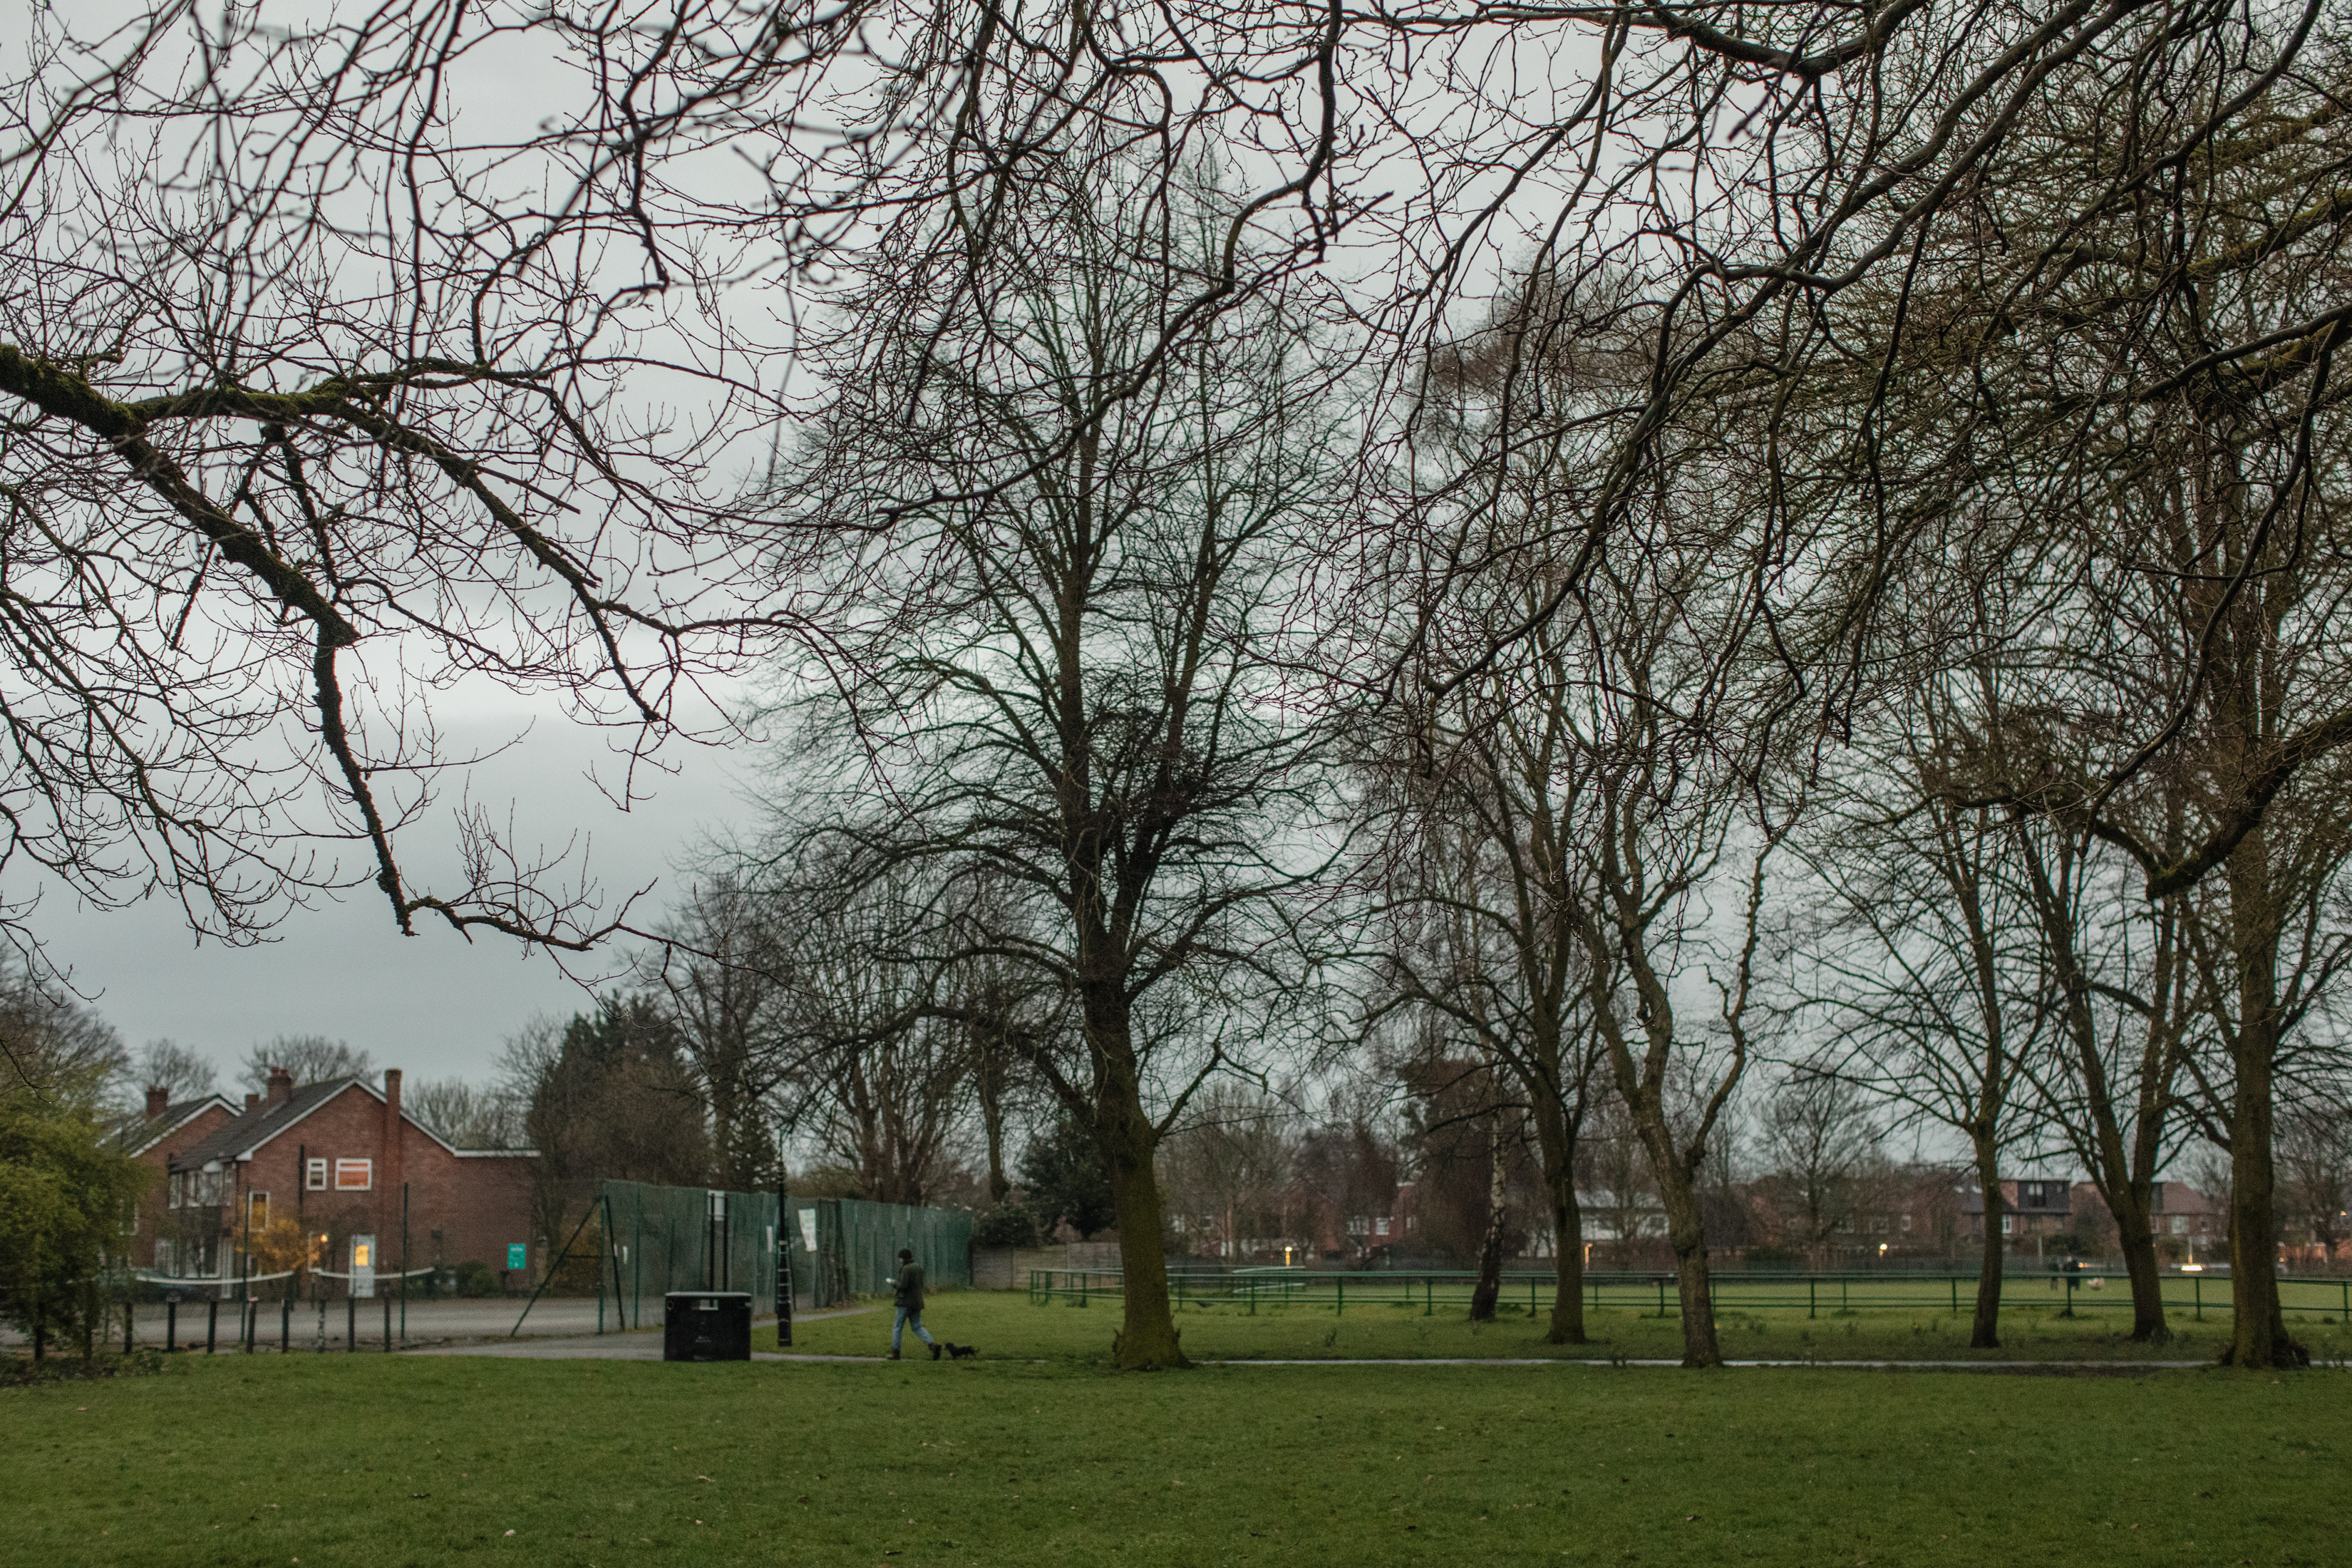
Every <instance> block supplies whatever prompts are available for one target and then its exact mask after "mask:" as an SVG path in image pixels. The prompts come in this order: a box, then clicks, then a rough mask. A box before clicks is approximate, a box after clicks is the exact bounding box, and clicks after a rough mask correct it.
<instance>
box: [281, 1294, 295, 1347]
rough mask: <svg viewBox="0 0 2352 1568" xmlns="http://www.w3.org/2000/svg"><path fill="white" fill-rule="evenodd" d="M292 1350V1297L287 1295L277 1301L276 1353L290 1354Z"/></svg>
mask: <svg viewBox="0 0 2352 1568" xmlns="http://www.w3.org/2000/svg"><path fill="white" fill-rule="evenodd" d="M293 1351H294V1298H293V1297H291V1296H289V1297H287V1298H285V1299H284V1300H281V1301H279V1302H278V1354H279V1355H291V1354H292V1353H293Z"/></svg>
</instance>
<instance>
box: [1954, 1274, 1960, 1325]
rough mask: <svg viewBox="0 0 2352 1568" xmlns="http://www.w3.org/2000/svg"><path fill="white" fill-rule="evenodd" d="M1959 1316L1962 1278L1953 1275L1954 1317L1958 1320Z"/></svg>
mask: <svg viewBox="0 0 2352 1568" xmlns="http://www.w3.org/2000/svg"><path fill="white" fill-rule="evenodd" d="M1959 1315H1960V1277H1959V1276H1958V1275H1957V1274H1955V1275H1953V1276H1952V1316H1954V1317H1955V1318H1957V1317H1958V1316H1959Z"/></svg>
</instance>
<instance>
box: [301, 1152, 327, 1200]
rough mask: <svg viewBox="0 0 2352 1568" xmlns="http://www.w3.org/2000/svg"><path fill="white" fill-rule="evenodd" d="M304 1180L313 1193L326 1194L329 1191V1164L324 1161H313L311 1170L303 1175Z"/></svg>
mask: <svg viewBox="0 0 2352 1568" xmlns="http://www.w3.org/2000/svg"><path fill="white" fill-rule="evenodd" d="M303 1180H304V1182H305V1183H306V1184H308V1185H309V1187H310V1190H311V1191H312V1192H314V1193H323V1192H325V1191H326V1190H327V1162H325V1161H324V1160H313V1161H311V1162H310V1170H308V1171H307V1172H305V1173H303Z"/></svg>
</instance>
